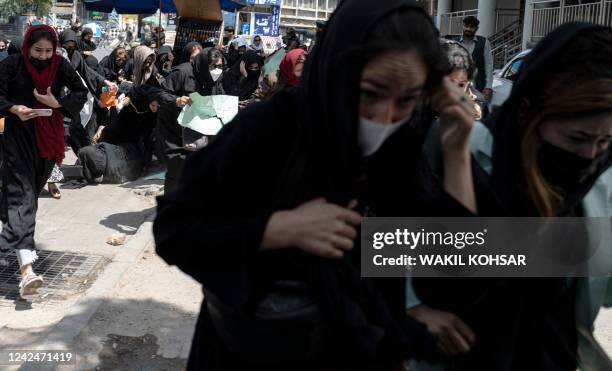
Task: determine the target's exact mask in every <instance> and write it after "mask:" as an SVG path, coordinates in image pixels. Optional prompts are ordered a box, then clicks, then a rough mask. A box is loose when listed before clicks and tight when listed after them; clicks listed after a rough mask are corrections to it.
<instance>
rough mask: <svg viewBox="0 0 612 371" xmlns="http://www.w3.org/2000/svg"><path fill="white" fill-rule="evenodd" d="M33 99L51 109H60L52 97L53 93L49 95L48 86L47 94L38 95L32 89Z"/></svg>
mask: <svg viewBox="0 0 612 371" xmlns="http://www.w3.org/2000/svg"><path fill="white" fill-rule="evenodd" d="M34 97H35V98H36V100H37V101H39V102H40V103H42V104H44V105H45V106H47V107H51V108H60V107H61V105H60V104H59V102H58V101H57V99H55V96H54V95H53V93H51V87H50V86H49V87H48V88H47V94H38V92H37V91H36V89H34Z"/></svg>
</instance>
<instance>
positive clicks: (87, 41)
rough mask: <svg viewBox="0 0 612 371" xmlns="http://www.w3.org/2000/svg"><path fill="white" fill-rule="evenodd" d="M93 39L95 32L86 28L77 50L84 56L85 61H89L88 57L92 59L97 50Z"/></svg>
mask: <svg viewBox="0 0 612 371" xmlns="http://www.w3.org/2000/svg"><path fill="white" fill-rule="evenodd" d="M73 32H74V31H73ZM92 39H93V31H92V30H91V28H84V29H83V31H82V32H81V36H80V37H79V40H78V42H77V49H78V50H79V51H80V52H81V53H82V54H83V59H84V60H85V61H87V58H88V57H92V56H93V51H94V50H96V44H95V43H94V42H93V40H92ZM94 58H95V57H94ZM96 61H97V60H96Z"/></svg>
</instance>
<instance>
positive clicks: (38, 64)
mask: <svg viewBox="0 0 612 371" xmlns="http://www.w3.org/2000/svg"><path fill="white" fill-rule="evenodd" d="M30 62H31V63H32V66H34V68H36V69H37V70H39V71H40V70H44V69H45V68H47V67H49V66H50V65H51V58H49V59H44V60H42V59H37V58H32V57H30Z"/></svg>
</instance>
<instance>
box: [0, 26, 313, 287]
mask: <svg viewBox="0 0 612 371" xmlns="http://www.w3.org/2000/svg"><path fill="white" fill-rule="evenodd" d="M230 41H231V42H228V45H225V46H217V45H214V44H213V43H210V45H204V46H202V45H200V44H199V43H197V42H191V43H189V44H187V45H186V46H185V48H184V49H183V50H182V51H181V53H179V55H176V56H175V55H173V52H172V49H171V48H170V47H168V46H162V47H160V48H159V49H157V50H156V49H152V48H150V47H148V46H146V45H139V46H136V47H134V48H128V49H126V48H125V47H118V48H116V49H114V50H112V52H111V53H110V55H108V56H106V57H104V58H103V59H102V60H101V61H98V60H97V59H96V57H95V56H94V55H93V51H94V50H95V49H96V44H95V43H94V41H93V40H92V32H91V30H89V29H84V30H82V31H81V30H79V29H77V28H75V29H72V28H71V29H67V30H64V31H62V32H61V33H59V34H57V33H56V31H55V30H54V29H53V28H51V27H49V26H46V25H37V26H31V27H29V28H28V30H27V32H26V34H25V36H24V38H23V40H22V39H19V38H16V39H13V40H11V41H10V43H9V42H8V41H5V40H3V43H4V46H5V49H7V50H6V51H5V50H2V52H5V53H6V57H5V58H4V59H3V60H2V61H0V117H2V121H3V122H4V132H3V134H2V135H1V137H0V138H1V139H2V140H1V143H2V174H3V175H2V192H1V195H2V209H1V210H2V213H1V215H2V216H1V218H2V233H1V237H0V240H1V241H2V242H0V248H1V249H2V250H3V251H5V250H13V249H14V250H15V251H17V257H18V260H19V264H20V267H21V273H22V280H21V282H20V284H19V288H20V294H21V295H22V296H23V297H27V296H29V295H33V294H36V292H37V291H36V290H37V288H38V287H40V286H41V285H42V283H43V278H42V277H40V276H39V275H36V274H35V273H34V272H33V270H32V263H33V262H34V261H35V260H36V259H37V254H36V246H35V243H34V229H35V220H36V211H37V205H38V201H37V199H38V196H39V194H40V193H41V191H43V187H44V186H45V184H47V185H48V190H49V193H50V194H51V196H52V197H54V198H57V199H59V198H60V197H61V193H60V190H59V188H58V187H57V185H56V184H55V183H56V182H59V181H61V180H62V179H63V178H64V176H63V174H62V172H61V171H60V165H62V161H63V159H64V156H65V152H64V150H65V144H67V145H68V146H69V148H70V149H71V150H72V151H73V152H74V154H75V155H76V157H77V158H78V160H77V163H76V164H75V165H76V166H73V167H71V169H75V168H76V169H80V172H81V177H82V178H83V179H84V180H85V181H86V182H89V183H101V182H105V183H115V184H119V183H124V182H126V181H131V180H135V179H137V178H138V177H140V176H141V175H143V174H144V173H146V171H147V169H148V168H149V166H150V165H151V164H152V162H153V161H158V162H161V163H162V164H164V165H165V166H166V167H167V177H166V182H165V189H166V190H171V189H172V188H173V187H174V185H175V182H176V179H177V178H178V175H179V173H180V170H181V168H182V164H183V162H184V159H185V157H186V155H187V154H188V153H189V152H190V151H193V149H194V148H192V147H190V145H192V144H193V143H194V142H196V143H199V146H198V147H197V148H200V147H202V146H204V145H206V144H207V143H208V138H207V137H204V136H203V135H201V134H199V133H197V132H195V131H190V130H189V129H183V128H182V127H181V126H179V124H178V123H177V117H178V115H179V113H180V110H181V109H182V107H184V106H185V105H187V104H190V102H191V101H190V98H189V94H191V93H194V92H198V93H200V94H202V95H219V94H228V95H236V96H239V97H240V99H241V100H244V101H245V102H243V103H242V104H241V107H246V106H248V105H249V104H250V103H251V102H252V100H251V98H252V96H254V95H255V93H256V90H257V88H258V86H259V81H260V74H261V68H262V65H263V61H264V59H263V57H262V47H261V38H259V40H254V42H253V43H252V45H251V46H249V47H248V48H247V47H246V46H244V45H243V43H244V42H243V41H242V40H241V39H236V40H230ZM143 43H145V44H147V45H150V44H151V43H150V40H145V41H143ZM7 44H8V47H6V45H7ZM0 47H2V45H0ZM302 53H303V51H302ZM288 64H290V65H291V66H293V67H295V71H297V73H298V74H299V73H300V72H299V71H301V69H300V68H301V67H296V65H298V64H300V65H302V64H303V60H301V61H298V60H295V59H290V58H286V61H283V62H282V63H281V67H282V68H281V70H282V71H283V72H282V73H280V74H279V77H278V78H277V77H276V72H275V71H274V72H273V73H272V74H270V76H269V78H268V79H267V80H266V81H273V82H274V83H276V82H279V84H278V89H281V88H284V87H289V86H292V85H293V86H294V85H296V84H297V79H298V77H297V75H295V74H294V68H293V67H292V68H289V67H288V66H287V65H288ZM272 75H274V77H272ZM283 76H284V77H283ZM285 80H287V81H288V83H287V84H284V83H282V82H283V81H285ZM273 86H274V85H273ZM111 93H112V94H111ZM271 94H272V92H270V91H266V93H265V94H264V93H262V92H261V91H260V92H259V93H258V95H257V99H258V100H260V99H262V98H263V96H264V95H271ZM105 95H106V96H105ZM109 97H110V102H109ZM70 165H71V166H72V164H70Z"/></svg>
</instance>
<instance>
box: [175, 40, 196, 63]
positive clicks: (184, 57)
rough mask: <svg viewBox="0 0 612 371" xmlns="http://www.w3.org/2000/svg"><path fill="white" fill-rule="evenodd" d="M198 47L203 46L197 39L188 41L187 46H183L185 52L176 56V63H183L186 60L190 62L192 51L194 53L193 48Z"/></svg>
mask: <svg viewBox="0 0 612 371" xmlns="http://www.w3.org/2000/svg"><path fill="white" fill-rule="evenodd" d="M196 47H200V48H201V47H202V45H200V43H199V42H197V41H191V42H188V43H187V45H185V47H184V48H183V52H182V53H181V54H180V58H179V56H178V55H177V56H175V59H174V65H177V64H181V63H184V62H190V61H191V53H193V48H196Z"/></svg>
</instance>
